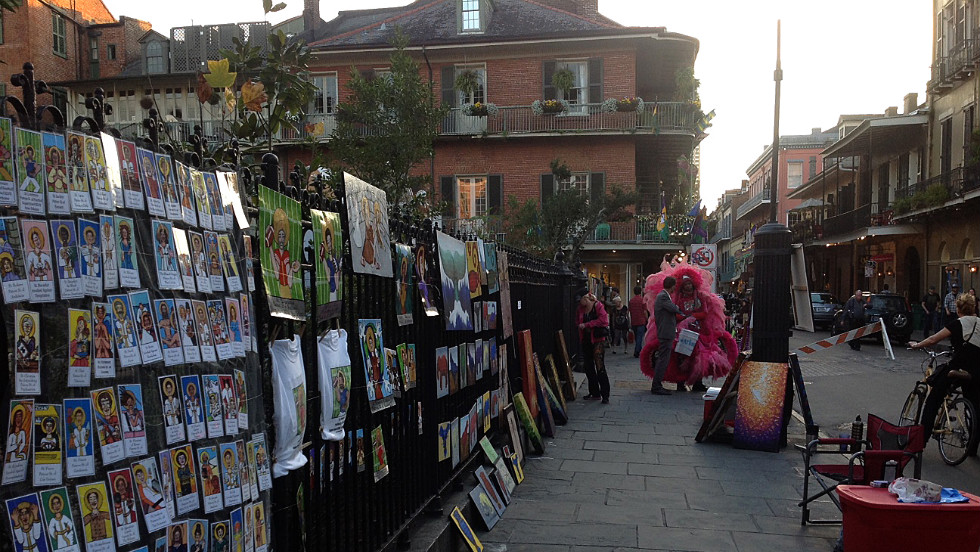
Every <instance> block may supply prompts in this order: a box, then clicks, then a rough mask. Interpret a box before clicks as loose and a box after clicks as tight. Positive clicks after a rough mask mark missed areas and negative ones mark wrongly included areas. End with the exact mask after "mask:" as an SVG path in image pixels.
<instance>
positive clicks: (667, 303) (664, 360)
mask: <svg viewBox="0 0 980 552" xmlns="http://www.w3.org/2000/svg"><path fill="white" fill-rule="evenodd" d="M675 285H677V279H676V278H674V277H673V276H667V277H666V278H664V289H662V290H661V291H660V293H658V294H657V298H656V299H655V300H654V302H653V318H654V320H655V321H656V323H657V341H658V345H657V355H656V359H655V360H654V362H655V364H654V369H653V385H652V386H651V387H650V392H651V393H653V394H654V395H670V394H671V392H670V391H669V390H667V389H664V385H663V382H664V374H666V373H667V364H668V363H669V362H670V353H671V351H672V349H673V348H674V338H675V337H676V334H677V316H678V315H680V314H681V309H679V308H677V305H675V304H674V302H673V301H671V299H670V293H671V292H672V291H674V286H675Z"/></svg>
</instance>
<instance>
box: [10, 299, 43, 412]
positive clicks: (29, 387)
mask: <svg viewBox="0 0 980 552" xmlns="http://www.w3.org/2000/svg"><path fill="white" fill-rule="evenodd" d="M14 324H15V326H14V393H16V394H17V395H40V394H41V335H40V330H41V315H40V314H39V313H36V312H34V311H26V310H20V309H16V310H14Z"/></svg>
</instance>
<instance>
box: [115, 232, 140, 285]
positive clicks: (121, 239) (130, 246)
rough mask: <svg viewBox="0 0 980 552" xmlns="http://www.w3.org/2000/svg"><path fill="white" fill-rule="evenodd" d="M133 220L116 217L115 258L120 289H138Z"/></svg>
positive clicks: (138, 278)
mask: <svg viewBox="0 0 980 552" xmlns="http://www.w3.org/2000/svg"><path fill="white" fill-rule="evenodd" d="M134 228H135V227H134V226H133V219H131V218H129V217H124V216H121V215H116V217H115V230H116V232H115V235H116V248H115V249H116V251H115V253H116V256H117V258H118V261H119V265H118V267H119V284H120V285H121V286H122V287H127V288H138V287H140V271H139V261H138V260H137V257H138V255H137V253H136V236H135V235H134V233H133V232H134Z"/></svg>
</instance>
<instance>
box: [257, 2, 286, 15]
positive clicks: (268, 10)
mask: <svg viewBox="0 0 980 552" xmlns="http://www.w3.org/2000/svg"><path fill="white" fill-rule="evenodd" d="M285 7H286V3H285V2H279V3H278V4H276V5H275V6H273V5H272V0H262V9H263V10H265V13H266V15H268V14H270V13H273V12H277V11H279V10H281V9H283V8H285Z"/></svg>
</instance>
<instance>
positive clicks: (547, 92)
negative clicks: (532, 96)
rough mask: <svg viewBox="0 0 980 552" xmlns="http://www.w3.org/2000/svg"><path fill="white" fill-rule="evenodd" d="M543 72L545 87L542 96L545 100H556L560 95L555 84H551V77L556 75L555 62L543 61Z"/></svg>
mask: <svg viewBox="0 0 980 552" xmlns="http://www.w3.org/2000/svg"><path fill="white" fill-rule="evenodd" d="M541 67H542V70H541V73H542V77H543V81H542V83H543V89H542V91H541V92H542V94H541V98H542V99H545V100H554V99H556V98H557V97H558V95H557V91H556V90H555V86H554V85H553V84H551V77H553V76H554V75H555V62H554V61H545V62H542V63H541Z"/></svg>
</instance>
